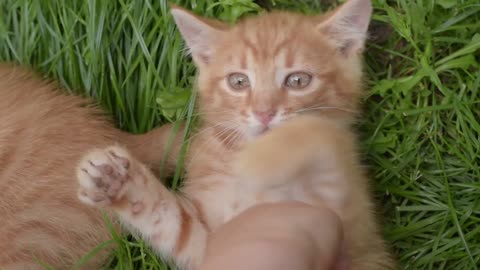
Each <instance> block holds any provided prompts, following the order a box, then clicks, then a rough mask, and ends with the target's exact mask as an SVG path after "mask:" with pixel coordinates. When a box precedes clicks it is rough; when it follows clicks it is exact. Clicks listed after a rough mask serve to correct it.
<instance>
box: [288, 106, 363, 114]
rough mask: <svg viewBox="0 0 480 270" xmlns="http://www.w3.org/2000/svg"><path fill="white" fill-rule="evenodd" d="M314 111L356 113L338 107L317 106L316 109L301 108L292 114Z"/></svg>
mask: <svg viewBox="0 0 480 270" xmlns="http://www.w3.org/2000/svg"><path fill="white" fill-rule="evenodd" d="M314 110H339V111H344V112H349V113H356V112H357V111H355V110H350V109H345V108H340V107H324V106H318V107H307V108H303V109H300V110H296V111H294V113H302V112H307V111H314Z"/></svg>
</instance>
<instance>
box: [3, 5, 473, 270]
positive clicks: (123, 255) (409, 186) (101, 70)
mask: <svg viewBox="0 0 480 270" xmlns="http://www.w3.org/2000/svg"><path fill="white" fill-rule="evenodd" d="M173 2H174V3H176V4H179V5H181V6H184V7H187V8H189V9H192V10H194V11H196V12H198V13H200V14H204V15H208V16H211V17H216V18H222V19H223V20H226V21H230V22H233V21H235V20H237V19H238V18H239V17H241V16H243V15H245V14H256V13H260V12H263V11H264V8H267V9H270V8H281V9H292V10H298V11H301V12H305V13H314V12H316V11H319V10H326V9H329V8H332V7H333V6H336V5H337V4H338V3H337V2H335V1H317V0H299V1H288V0H263V1H253V0H221V1H213V0H177V1H173ZM373 4H374V7H375V12H374V17H373V21H372V27H371V39H370V41H369V44H368V48H367V50H366V75H367V76H366V77H367V84H368V90H367V97H366V99H365V117H364V118H362V119H363V120H362V121H361V122H360V123H359V129H360V130H361V132H362V134H363V139H362V141H363V146H364V147H363V149H364V156H365V159H366V161H365V163H366V164H369V167H370V172H371V175H372V178H373V180H374V187H375V195H376V197H377V199H378V202H379V204H380V205H381V210H382V212H381V213H382V215H381V217H382V218H383V220H384V222H383V223H384V227H385V235H386V238H387V239H388V240H389V241H390V242H391V243H392V246H393V248H394V251H395V254H396V255H397V257H398V259H399V261H400V264H401V268H402V269H452V270H453V269H477V268H478V266H479V265H480V226H479V225H478V224H480V164H479V160H480V123H479V119H480V96H479V95H480V93H479V91H480V90H479V86H480V69H479V62H478V61H479V60H480V54H479V52H480V34H479V33H480V23H479V22H480V4H479V3H478V1H477V0H462V1H455V0H442V1H413V0H397V1H386V0H374V1H373ZM183 48H184V47H183V41H182V40H181V37H180V35H179V33H178V31H176V28H175V26H174V24H173V21H172V18H171V17H170V15H169V13H168V3H167V1H165V0H157V1H151V0H147V1H132V0H118V1H95V0H85V1H67V0H56V1H34V0H3V1H1V2H0V60H1V61H15V62H19V63H22V64H24V65H27V66H31V67H33V68H35V69H36V70H38V71H40V72H42V73H43V74H45V75H46V76H49V77H51V78H55V79H57V80H59V81H60V82H61V83H62V84H63V85H64V86H65V87H67V88H68V89H70V91H72V92H74V93H77V94H81V95H88V96H92V97H94V98H95V99H97V100H98V102H99V103H100V104H101V105H102V106H103V107H104V108H105V109H106V110H107V111H109V112H110V113H111V114H112V115H113V116H114V118H115V119H116V121H117V123H118V126H119V127H120V128H122V129H125V130H129V131H131V132H135V133H140V132H145V131H147V130H150V129H152V128H153V127H154V126H157V125H160V124H161V123H163V122H166V121H169V122H171V121H175V120H177V119H180V118H183V117H185V115H186V112H187V111H188V110H186V109H185V108H191V105H192V99H191V87H192V85H193V76H194V67H193V65H192V63H191V60H190V59H189V58H187V57H186V56H185V54H184V49H183ZM189 105H190V107H189ZM114 241H116V242H117V243H119V248H118V249H117V250H116V252H115V253H114V254H113V256H112V259H111V261H110V262H109V264H108V266H107V268H108V269H167V268H168V264H165V263H163V262H162V261H161V260H159V259H158V258H157V257H155V256H154V255H153V253H152V252H151V251H150V250H149V249H148V248H146V247H145V245H144V244H143V243H142V242H137V241H135V240H132V239H131V238H128V237H120V236H117V235H115V236H114Z"/></svg>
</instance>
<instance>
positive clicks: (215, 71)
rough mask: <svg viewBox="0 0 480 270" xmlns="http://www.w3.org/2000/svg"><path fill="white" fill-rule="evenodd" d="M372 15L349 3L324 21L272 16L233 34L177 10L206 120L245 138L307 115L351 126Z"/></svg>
mask: <svg viewBox="0 0 480 270" xmlns="http://www.w3.org/2000/svg"><path fill="white" fill-rule="evenodd" d="M371 12H372V7H371V3H370V0H349V1H348V2H346V3H345V4H343V5H342V6H341V7H339V8H338V9H336V10H335V11H333V12H330V13H328V14H324V15H320V16H306V15H300V14H292V13H287V12H273V13H269V14H265V15H260V16H257V17H251V18H247V19H244V20H242V21H240V22H239V23H237V24H235V25H233V26H230V25H227V24H224V23H222V22H219V21H215V20H210V19H205V18H201V17H198V16H196V15H194V14H192V13H190V12H188V11H186V10H184V9H181V8H178V7H173V8H172V15H173V16H174V18H175V21H176V23H177V26H178V28H179V30H180V32H181V34H182V36H183V37H184V39H185V41H186V44H187V46H188V47H189V49H190V52H191V54H192V57H193V59H194V62H195V64H196V65H197V67H198V69H199V77H198V91H199V97H200V104H199V109H200V111H201V113H202V112H203V113H204V117H203V119H204V120H206V121H207V122H209V123H210V124H213V125H218V126H221V127H224V128H232V129H236V130H240V131H241V132H243V133H244V134H246V135H247V137H253V136H256V135H258V134H261V133H263V132H264V131H266V130H268V129H269V128H272V127H273V126H275V125H277V124H278V123H281V122H282V121H285V120H287V119H290V118H292V117H295V116H296V115H298V114H302V113H309V114H317V115H324V116H326V117H330V118H335V119H338V121H341V122H349V120H351V119H352V118H353V112H354V111H355V110H356V109H357V103H358V99H359V97H360V94H361V89H360V88H361V87H360V84H361V83H360V81H361V73H362V72H361V52H362V50H363V47H364V41H365V37H366V32H367V28H368V24H369V21H370V15H371Z"/></svg>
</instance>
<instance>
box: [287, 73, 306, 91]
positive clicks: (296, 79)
mask: <svg viewBox="0 0 480 270" xmlns="http://www.w3.org/2000/svg"><path fill="white" fill-rule="evenodd" d="M311 80H312V75H310V74H308V73H305V72H296V73H292V74H290V75H288V76H287V78H286V79H285V86H286V87H288V88H292V89H303V88H305V87H307V86H308V85H309V84H310V81H311Z"/></svg>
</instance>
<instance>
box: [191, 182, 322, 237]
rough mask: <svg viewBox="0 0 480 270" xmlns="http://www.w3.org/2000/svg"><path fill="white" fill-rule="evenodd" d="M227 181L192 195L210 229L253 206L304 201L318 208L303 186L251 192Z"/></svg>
mask: <svg viewBox="0 0 480 270" xmlns="http://www.w3.org/2000/svg"><path fill="white" fill-rule="evenodd" d="M228 180H230V181H228ZM228 180H227V181H225V182H223V183H222V184H219V185H217V186H212V187H210V188H209V189H208V190H205V191H201V190H197V191H196V192H195V195H194V196H193V197H194V198H195V200H197V201H199V202H201V205H202V210H203V211H202V212H203V215H204V218H205V220H206V221H207V224H208V225H209V228H210V229H211V230H215V229H216V228H218V227H219V226H221V225H222V224H224V223H226V222H228V221H229V220H231V219H232V218H233V217H235V216H237V215H238V214H240V213H241V212H243V211H244V210H246V209H247V208H249V207H252V206H254V205H258V204H262V203H272V202H281V201H301V202H305V203H308V204H312V205H315V204H316V202H317V200H316V198H315V196H313V195H312V194H309V193H308V192H306V191H305V189H304V187H303V185H302V183H290V184H288V185H283V186H279V187H272V188H269V189H266V190H252V189H250V188H249V187H248V185H244V186H242V185H234V184H232V182H233V180H231V179H228Z"/></svg>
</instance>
